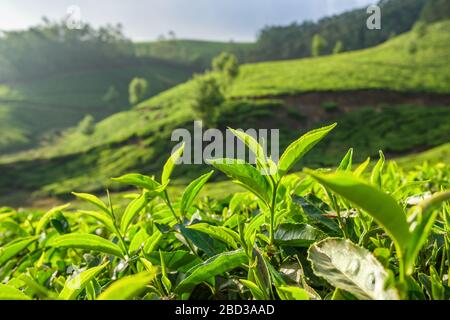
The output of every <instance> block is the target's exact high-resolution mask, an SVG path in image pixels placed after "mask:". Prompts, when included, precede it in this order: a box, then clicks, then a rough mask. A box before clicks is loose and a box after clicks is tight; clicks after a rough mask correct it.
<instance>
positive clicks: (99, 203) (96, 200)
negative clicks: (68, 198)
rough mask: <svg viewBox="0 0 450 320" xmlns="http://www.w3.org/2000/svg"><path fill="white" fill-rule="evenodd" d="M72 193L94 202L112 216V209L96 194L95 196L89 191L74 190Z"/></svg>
mask: <svg viewBox="0 0 450 320" xmlns="http://www.w3.org/2000/svg"><path fill="white" fill-rule="evenodd" d="M72 194H73V195H74V196H76V197H77V198H79V199H82V200H85V201H87V202H89V203H91V204H93V205H94V206H96V207H97V208H99V209H100V210H102V211H103V212H105V213H106V214H107V215H108V216H110V217H112V213H111V210H109V208H108V206H107V205H106V204H105V203H104V202H103V201H102V200H100V199H99V198H97V197H96V196H94V195H92V194H88V193H76V192H72Z"/></svg>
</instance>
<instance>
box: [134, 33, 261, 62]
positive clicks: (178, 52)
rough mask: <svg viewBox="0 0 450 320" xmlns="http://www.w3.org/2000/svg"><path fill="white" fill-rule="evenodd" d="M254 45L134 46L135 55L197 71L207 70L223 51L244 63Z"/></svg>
mask: <svg viewBox="0 0 450 320" xmlns="http://www.w3.org/2000/svg"><path fill="white" fill-rule="evenodd" d="M254 46H255V45H254V43H243V42H218V41H202V40H186V39H180V40H178V39H173V40H159V41H153V42H138V43H135V44H134V48H135V52H136V55H137V56H139V57H151V58H157V59H162V60H166V61H172V62H176V63H180V64H184V65H188V66H194V67H196V68H199V69H206V68H209V66H210V64H211V60H212V59H213V58H214V57H216V56H217V55H219V54H220V53H221V52H223V51H228V52H233V53H234V54H236V55H237V56H238V58H239V60H240V61H246V60H247V59H246V57H247V55H248V52H249V50H250V49H252V48H254Z"/></svg>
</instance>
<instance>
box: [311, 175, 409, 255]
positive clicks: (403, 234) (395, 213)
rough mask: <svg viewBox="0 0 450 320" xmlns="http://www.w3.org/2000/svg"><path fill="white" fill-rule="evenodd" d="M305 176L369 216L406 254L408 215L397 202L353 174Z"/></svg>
mask: <svg viewBox="0 0 450 320" xmlns="http://www.w3.org/2000/svg"><path fill="white" fill-rule="evenodd" d="M306 172H307V173H308V174H309V175H311V176H312V177H313V178H314V179H316V180H317V181H318V182H320V183H321V184H322V185H324V186H325V187H327V188H329V189H330V190H332V191H334V192H335V193H337V194H338V195H340V196H342V197H343V198H345V199H347V200H348V201H350V202H351V203H353V204H354V205H356V206H357V207H359V208H361V209H363V210H365V211H366V212H367V213H369V214H370V215H371V216H372V217H373V218H374V219H375V220H376V221H377V222H378V223H379V224H380V225H382V226H383V227H384V228H385V230H386V232H387V233H388V234H389V235H390V236H391V238H392V239H393V240H394V241H395V242H396V244H397V245H398V246H399V248H400V249H401V251H402V252H404V251H405V250H406V248H407V247H408V244H409V240H410V237H411V235H410V233H409V229H408V223H407V222H406V215H405V213H404V211H403V209H402V208H401V207H400V206H399V205H398V203H397V202H396V201H395V199H394V198H392V197H391V196H390V195H388V194H386V193H384V192H382V191H381V190H380V189H379V188H377V187H374V186H371V185H369V184H367V183H365V182H364V181H363V180H361V179H359V178H357V177H355V176H353V175H352V174H350V173H346V172H338V173H333V174H320V173H317V172H314V171H311V170H306Z"/></svg>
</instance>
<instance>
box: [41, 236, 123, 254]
mask: <svg viewBox="0 0 450 320" xmlns="http://www.w3.org/2000/svg"><path fill="white" fill-rule="evenodd" d="M46 246H47V247H54V248H77V249H84V250H92V251H97V252H103V253H107V254H112V255H115V256H117V257H123V253H122V250H121V249H120V248H119V247H118V246H117V245H115V244H114V243H112V242H111V241H108V240H106V239H104V238H102V237H99V236H96V235H93V234H86V233H69V234H65V235H61V236H56V237H53V238H51V239H50V240H48V241H47V243H46Z"/></svg>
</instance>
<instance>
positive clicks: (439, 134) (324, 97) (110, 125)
mask: <svg viewBox="0 0 450 320" xmlns="http://www.w3.org/2000/svg"><path fill="white" fill-rule="evenodd" d="M449 31H450V22H448V21H447V22H442V23H438V24H435V25H431V26H428V28H427V30H426V33H425V34H420V33H417V32H415V31H412V32H410V33H408V34H405V35H402V36H399V37H397V38H395V39H392V40H391V41H389V42H387V43H385V44H383V45H381V46H378V47H376V48H372V49H367V50H362V51H358V52H352V53H344V54H340V55H335V56H329V57H322V58H315V59H304V60H297V61H288V62H272V63H260V64H248V65H244V66H242V67H241V72H240V75H239V76H238V78H237V79H236V80H235V81H234V83H233V85H232V87H231V89H230V90H229V91H228V93H227V98H228V99H227V101H226V102H225V103H224V104H223V106H221V108H222V118H221V120H220V126H221V127H222V128H225V127H226V126H231V127H240V128H248V127H254V128H268V127H273V128H280V133H281V144H282V147H283V146H284V144H285V141H290V140H292V138H293V137H298V136H299V134H300V133H301V132H303V131H306V130H307V129H308V128H309V127H311V126H318V125H320V124H324V123H329V122H331V121H337V122H338V123H339V125H338V127H337V128H336V131H335V132H334V134H333V135H332V136H330V137H329V138H327V139H326V140H325V141H323V142H322V143H321V144H320V145H319V147H318V148H317V149H315V152H313V153H311V154H310V155H309V156H308V157H307V158H305V160H304V163H303V164H305V163H306V164H308V165H316V166H317V165H331V164H333V163H335V162H336V159H339V158H340V157H342V154H341V153H342V151H341V150H343V149H345V148H348V147H354V148H355V149H356V150H357V152H356V155H357V157H361V158H360V159H356V160H361V159H362V158H363V157H366V156H369V155H375V154H377V152H378V150H379V149H383V150H384V151H386V152H387V154H388V155H391V156H392V155H396V156H397V155H401V154H405V153H409V152H415V151H419V150H424V149H427V148H430V147H433V146H438V145H440V144H443V143H445V142H448V141H450V136H449V133H450V127H449V126H450V108H449V106H450V102H449V94H450V68H449V62H448V56H450V52H449V51H450V46H449V45H448V44H449V43H450V32H449ZM193 86H194V83H193V82H192V81H189V82H187V83H184V84H182V85H179V86H177V87H175V88H173V89H170V90H168V91H165V92H163V93H161V94H159V95H157V96H156V97H154V98H152V99H150V100H148V101H145V102H144V103H142V104H140V105H139V106H138V107H137V108H135V109H134V110H130V111H125V112H120V113H117V114H115V115H113V116H111V117H108V118H106V119H105V120H103V121H101V122H100V123H98V124H97V125H96V127H95V130H94V132H93V133H92V135H87V136H86V135H82V134H80V133H77V132H67V133H66V134H65V135H64V136H62V137H61V138H60V140H59V141H58V142H57V143H56V144H55V145H52V146H49V147H43V148H40V149H36V150H33V151H31V152H26V153H21V154H16V155H11V156H8V157H2V158H1V159H0V161H1V163H2V165H1V170H2V171H3V172H5V174H2V177H1V180H0V189H9V190H11V188H13V189H17V190H28V191H36V190H39V193H40V194H48V193H50V194H60V195H64V194H67V193H68V192H69V191H72V190H74V189H75V190H77V189H80V190H81V189H82V190H84V191H97V190H100V189H102V188H104V187H105V186H107V185H108V184H109V178H110V177H112V176H117V175H120V174H122V173H123V172H130V171H139V172H142V173H146V174H156V173H157V172H158V168H160V167H161V162H162V161H163V159H165V155H166V154H167V152H169V151H170V150H171V148H172V146H173V144H174V143H172V142H170V134H171V132H172V130H173V129H175V128H179V127H187V128H192V121H193V120H194V118H195V115H194V114H193V112H192V111H191V106H192V103H193ZM308 95H310V96H311V95H315V98H314V99H310V98H307V97H308ZM355 97H360V98H359V99H357V100H360V101H359V103H358V101H356V102H355ZM255 98H257V99H255ZM308 110H309V111H308ZM311 110H312V111H313V113H314V114H316V115H317V117H316V118H311V116H310V114H308V112H310V111H311ZM197 169H198V170H197ZM183 170H184V171H183ZM199 170H202V167H199V168H195V170H193V168H192V167H189V168H188V169H186V166H184V169H182V168H180V170H178V171H177V173H178V174H179V178H180V179H181V181H182V180H183V179H189V178H190V176H196V175H197V174H198V171H199ZM110 187H112V188H115V186H114V185H112V186H110Z"/></svg>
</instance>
